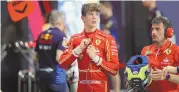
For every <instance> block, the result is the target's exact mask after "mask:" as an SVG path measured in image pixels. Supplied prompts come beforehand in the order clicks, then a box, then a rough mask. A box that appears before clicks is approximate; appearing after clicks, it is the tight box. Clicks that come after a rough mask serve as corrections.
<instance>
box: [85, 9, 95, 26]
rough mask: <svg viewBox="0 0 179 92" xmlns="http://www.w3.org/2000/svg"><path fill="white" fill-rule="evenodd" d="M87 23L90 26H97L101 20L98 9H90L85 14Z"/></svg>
mask: <svg viewBox="0 0 179 92" xmlns="http://www.w3.org/2000/svg"><path fill="white" fill-rule="evenodd" d="M82 20H83V22H84V24H85V25H87V26H89V27H97V23H98V21H99V13H98V12H96V11H88V12H87V13H86V15H85V16H82Z"/></svg>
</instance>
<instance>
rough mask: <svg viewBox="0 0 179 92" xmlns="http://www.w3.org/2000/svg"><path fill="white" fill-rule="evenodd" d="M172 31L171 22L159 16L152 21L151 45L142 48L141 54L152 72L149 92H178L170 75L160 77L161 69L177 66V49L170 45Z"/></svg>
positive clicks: (178, 62) (178, 58)
mask: <svg viewBox="0 0 179 92" xmlns="http://www.w3.org/2000/svg"><path fill="white" fill-rule="evenodd" d="M172 35H173V29H172V24H171V21H169V20H168V19H167V18H166V17H163V16H160V17H156V18H154V19H153V20H152V27H151V36H152V41H153V44H152V45H149V46H146V47H144V48H143V50H142V52H141V54H142V55H146V56H148V59H149V62H150V65H151V67H152V71H151V74H150V77H151V78H152V80H153V81H152V83H151V85H150V86H149V87H148V88H147V89H148V90H149V91H150V92H179V90H177V86H178V84H175V83H173V82H172V81H171V80H170V75H169V74H167V75H166V76H165V77H162V73H163V72H162V69H163V67H166V66H179V47H178V46H177V45H176V44H173V43H171V41H169V39H168V38H170V37H172Z"/></svg>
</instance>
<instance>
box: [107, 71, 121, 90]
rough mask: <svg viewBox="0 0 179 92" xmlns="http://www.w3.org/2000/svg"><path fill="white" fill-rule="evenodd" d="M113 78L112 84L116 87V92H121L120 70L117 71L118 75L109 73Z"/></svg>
mask: <svg viewBox="0 0 179 92" xmlns="http://www.w3.org/2000/svg"><path fill="white" fill-rule="evenodd" d="M109 76H110V77H111V80H112V86H113V87H114V92H120V86H121V80H120V75H119V72H117V74H116V75H114V76H112V75H109Z"/></svg>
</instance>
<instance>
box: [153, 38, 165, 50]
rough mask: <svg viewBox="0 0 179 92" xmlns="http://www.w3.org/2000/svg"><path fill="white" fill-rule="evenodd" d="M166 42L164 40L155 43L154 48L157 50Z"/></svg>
mask: <svg viewBox="0 0 179 92" xmlns="http://www.w3.org/2000/svg"><path fill="white" fill-rule="evenodd" d="M166 41H167V39H165V40H163V41H161V42H156V43H155V44H156V47H157V48H160V47H162V46H163V45H164V44H165V42H166Z"/></svg>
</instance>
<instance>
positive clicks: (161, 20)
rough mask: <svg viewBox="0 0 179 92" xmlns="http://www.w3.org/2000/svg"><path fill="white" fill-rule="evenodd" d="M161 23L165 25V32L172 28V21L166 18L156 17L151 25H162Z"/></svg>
mask: <svg viewBox="0 0 179 92" xmlns="http://www.w3.org/2000/svg"><path fill="white" fill-rule="evenodd" d="M160 23H163V25H164V29H165V30H166V29H167V28H169V27H172V23H171V21H170V20H169V19H168V18H166V17H164V16H159V17H155V18H153V20H152V22H151V24H160Z"/></svg>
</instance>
